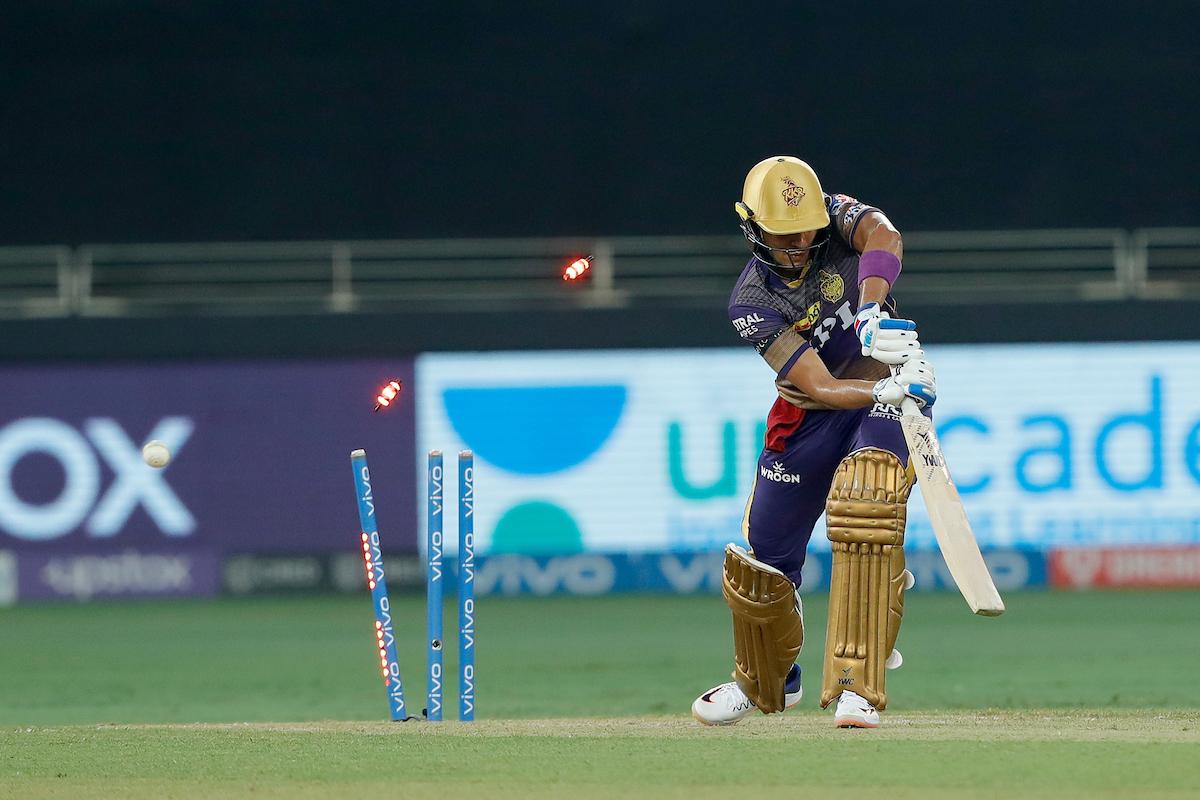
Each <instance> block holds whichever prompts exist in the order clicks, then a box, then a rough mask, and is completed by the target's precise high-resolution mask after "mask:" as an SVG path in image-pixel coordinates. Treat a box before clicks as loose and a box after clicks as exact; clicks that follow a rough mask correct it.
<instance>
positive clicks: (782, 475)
mask: <svg viewBox="0 0 1200 800" xmlns="http://www.w3.org/2000/svg"><path fill="white" fill-rule="evenodd" d="M758 473H759V474H760V475H762V476H763V477H764V478H766V479H767V480H769V481H775V482H776V483H799V482H800V476H799V475H796V474H793V473H791V472H786V471H785V470H784V468H783V462H782V461H776V462H775V463H774V464H772V465H771V469H767V468H766V467H759V468H758Z"/></svg>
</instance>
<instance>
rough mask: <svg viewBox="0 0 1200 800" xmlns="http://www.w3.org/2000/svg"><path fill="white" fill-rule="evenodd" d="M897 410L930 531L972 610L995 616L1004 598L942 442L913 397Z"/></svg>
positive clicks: (1001, 607)
mask: <svg viewBox="0 0 1200 800" xmlns="http://www.w3.org/2000/svg"><path fill="white" fill-rule="evenodd" d="M900 410H901V412H902V413H901V416H900V428H901V429H902V430H903V431H904V440H905V441H906V442H908V453H909V462H910V463H911V464H912V465H913V469H915V470H916V473H917V484H918V485H919V486H920V487H921V496H922V497H923V498H925V509H926V511H928V512H929V521H930V523H931V524H932V525H933V535H934V537H936V538H937V543H938V547H939V548H941V551H942V558H944V559H945V560H946V566H947V567H949V568H950V576H951V577H952V578H954V582H955V583H956V584H957V585H958V590H959V591H960V592H962V596H963V598H964V599H965V600H966V601H967V605H969V606H970V607H971V611H972V612H973V613H975V614H979V615H981V616H984V617H998V616H1000V615H1001V614H1003V613H1004V601H1003V600H1001V599H1000V593H999V592H997V591H996V584H995V583H993V582H992V576H991V573H989V572H988V568H987V564H985V563H983V555H982V554H981V553H980V552H979V545H978V544H977V543H976V541H975V534H974V533H972V532H971V523H970V522H969V521H968V520H967V513H966V511H964V510H963V505H962V500H961V499H959V496H958V489H957V488H956V487H955V486H954V481H953V480H952V479H951V478H950V470H949V469H947V467H946V457H945V456H944V455H942V446H941V444H939V443H938V440H937V434H935V433H934V432H933V423H932V422H931V421H930V420H929V419H928V418H927V417H925V416H923V415H922V414H921V409H920V408H919V407H918V406H917V404H916V402H915V401H913V400H912V399H911V398H908V397H906V398H904V401H903V402H902V403H901V404H900Z"/></svg>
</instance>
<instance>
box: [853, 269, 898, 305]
mask: <svg viewBox="0 0 1200 800" xmlns="http://www.w3.org/2000/svg"><path fill="white" fill-rule="evenodd" d="M891 289H892V287H891V286H890V285H889V284H888V282H887V281H885V280H884V279H883V278H878V277H870V278H867V279H866V280H865V281H863V282H862V284H861V285H860V286H859V290H858V307H859V308H862V307H863V306H865V305H867V304H868V303H879V305H880V306H882V305H883V301H884V300H886V299H887V295H888V292H890V291H891Z"/></svg>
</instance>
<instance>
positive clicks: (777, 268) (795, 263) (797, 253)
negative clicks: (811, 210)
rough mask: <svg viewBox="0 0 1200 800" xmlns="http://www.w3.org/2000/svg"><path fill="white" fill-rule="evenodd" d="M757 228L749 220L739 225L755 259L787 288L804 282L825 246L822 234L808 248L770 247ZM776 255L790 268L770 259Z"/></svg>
mask: <svg viewBox="0 0 1200 800" xmlns="http://www.w3.org/2000/svg"><path fill="white" fill-rule="evenodd" d="M757 227H758V226H756V225H755V224H754V223H753V222H751V221H750V220H744V221H743V222H742V224H741V228H742V233H743V234H745V236H746V238H747V239H748V240H749V241H750V245H751V248H750V249H751V250H752V251H753V253H754V255H755V257H757V258H758V260H759V261H761V262H763V263H764V264H766V265H767V269H769V270H771V272H773V273H775V275H776V276H777V277H779V278H780V279H781V280H783V281H784V282H786V283H787V284H788V285H789V286H792V287H794V286H795V285H796V284H799V283H800V281H802V280H804V278H805V277H806V276H807V275H808V271H809V270H810V269H812V265H813V263H814V262H815V261H816V260H817V257H818V256H819V255H820V254H821V248H822V247H824V246H825V235H824V232H823V231H821V232H819V233H818V234H817V236H816V238H815V239H814V240H813V243H812V244H810V245H809V246H808V247H771V246H770V245H769V244H767V243H766V242H764V241H763V240H762V237H761V236H759V235H758V230H757ZM776 253H778V254H780V255H782V256H783V257H784V258H785V259H786V260H787V262H788V264H789V265H790V266H784V265H783V264H781V263H779V261H780V260H777V259H775V258H772V256H773V255H774V254H776Z"/></svg>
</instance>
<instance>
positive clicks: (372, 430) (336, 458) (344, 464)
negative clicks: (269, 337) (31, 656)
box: [0, 360, 416, 553]
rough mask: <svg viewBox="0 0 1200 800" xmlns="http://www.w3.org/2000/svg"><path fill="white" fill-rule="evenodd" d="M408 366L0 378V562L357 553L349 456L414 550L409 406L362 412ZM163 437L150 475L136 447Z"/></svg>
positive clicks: (25, 372)
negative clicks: (366, 472)
mask: <svg viewBox="0 0 1200 800" xmlns="http://www.w3.org/2000/svg"><path fill="white" fill-rule="evenodd" d="M411 371H412V370H411V362H410V361H405V360H395V361H392V360H388V361H349V362H320V361H317V362H309V361H296V362H270V363H252V362H251V363H236V364H209V363H204V364H189V365H166V366H79V367H75V366H63V367H24V368H23V367H7V368H3V369H0V386H3V387H4V391H3V395H2V396H0V550H4V549H7V550H10V551H16V552H18V553H21V552H39V553H42V552H51V551H54V552H77V551H82V550H88V551H89V552H90V551H91V550H95V549H107V550H108V551H110V552H114V553H116V552H124V551H125V550H126V549H127V548H130V547H134V548H139V549H149V548H154V547H156V546H158V547H188V548H192V547H199V548H201V549H204V550H208V551H212V552H215V553H227V552H239V553H304V552H329V551H332V550H336V549H338V548H340V547H343V546H344V547H347V548H351V549H352V548H354V547H356V546H357V540H358V524H357V521H356V519H355V514H354V502H353V491H354V488H353V483H352V481H351V479H350V470H349V466H348V461H349V455H350V451H351V450H352V449H354V448H357V447H365V448H366V449H367V450H368V452H369V453H370V454H371V466H372V467H373V468H374V469H375V471H376V477H377V480H378V482H379V483H380V485H381V487H382V488H381V490H380V492H379V495H380V500H379V503H380V506H381V509H380V516H381V517H382V519H383V524H384V525H385V526H388V527H387V538H388V544H389V546H390V547H392V548H394V549H396V550H399V551H404V550H408V551H410V552H411V551H412V550H414V549H415V547H416V544H415V540H414V535H413V528H412V524H411V520H412V519H413V518H414V517H415V505H414V503H415V497H414V494H413V492H414V485H415V473H414V469H413V462H412V451H413V430H412V428H413V417H412V404H411V403H401V404H399V405H398V406H397V407H396V408H394V409H391V410H390V411H389V412H388V413H387V414H373V413H372V411H371V408H372V399H373V398H374V393H375V390H376V389H377V388H378V387H379V386H380V385H381V384H382V383H383V382H384V381H386V380H387V379H388V378H392V377H397V378H400V379H402V380H405V381H406V382H408V383H411ZM149 439H161V440H163V441H164V442H165V443H166V444H167V445H168V446H169V447H170V448H171V450H172V452H173V456H174V457H173V459H172V461H171V463H170V464H169V465H168V466H167V467H166V468H165V469H162V470H155V469H152V468H150V467H148V466H146V464H145V463H143V462H142V460H141V454H140V450H141V446H142V444H143V443H144V442H145V441H147V440H149Z"/></svg>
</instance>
